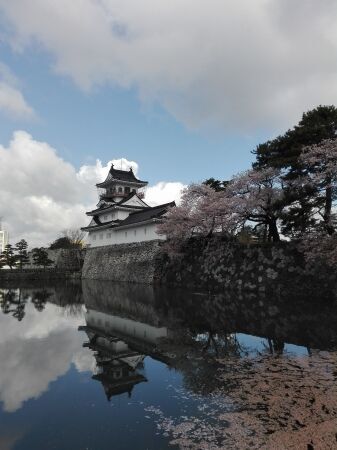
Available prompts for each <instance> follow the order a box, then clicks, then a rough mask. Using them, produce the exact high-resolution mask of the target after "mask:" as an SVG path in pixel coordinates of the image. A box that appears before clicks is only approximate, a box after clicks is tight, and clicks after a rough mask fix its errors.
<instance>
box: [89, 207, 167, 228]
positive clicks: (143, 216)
mask: <svg viewBox="0 0 337 450" xmlns="http://www.w3.org/2000/svg"><path fill="white" fill-rule="evenodd" d="M173 206H175V202H170V203H165V204H163V205H158V206H154V207H148V208H143V209H142V210H141V211H135V212H132V213H131V214H130V215H129V216H128V217H127V218H126V219H124V220H110V221H108V222H101V221H100V220H99V218H98V216H94V217H93V219H94V222H95V223H96V225H92V226H88V227H84V228H81V229H82V230H83V231H91V230H93V229H100V228H101V227H102V228H104V227H106V228H119V227H124V226H129V225H133V224H137V223H141V222H147V221H148V220H152V219H159V218H160V217H162V216H163V215H164V214H165V213H166V212H167V211H168V210H169V208H172V207H173Z"/></svg>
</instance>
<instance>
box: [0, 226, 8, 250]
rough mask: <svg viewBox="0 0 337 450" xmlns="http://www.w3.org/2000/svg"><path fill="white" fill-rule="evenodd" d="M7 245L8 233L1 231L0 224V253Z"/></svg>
mask: <svg viewBox="0 0 337 450" xmlns="http://www.w3.org/2000/svg"><path fill="white" fill-rule="evenodd" d="M7 244H8V232H7V231H6V230H3V229H2V226H1V223H0V253H2V252H3V251H4V250H5V247H6V245H7Z"/></svg>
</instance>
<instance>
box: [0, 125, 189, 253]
mask: <svg viewBox="0 0 337 450" xmlns="http://www.w3.org/2000/svg"><path fill="white" fill-rule="evenodd" d="M112 162H113V163H114V164H115V167H116V168H119V167H122V168H123V169H127V168H128V167H133V170H134V171H135V173H137V171H138V164H137V163H136V162H135V161H129V160H127V159H126V158H120V159H118V160H112ZM110 166H111V161H110V162H108V163H107V164H106V165H102V163H101V161H100V160H97V161H96V163H95V164H93V165H83V166H82V167H80V169H79V170H78V172H76V170H75V168H74V167H73V166H72V165H71V164H69V163H68V162H66V161H64V160H63V159H62V158H60V157H59V156H58V155H57V151H56V150H55V149H54V148H53V147H51V146H50V145H49V144H48V143H46V142H40V141H37V140H34V139H33V138H32V136H31V135H29V134H28V133H26V132H24V131H17V132H15V133H14V135H13V138H12V140H11V142H10V143H9V145H8V147H7V148H6V147H4V146H1V145H0V216H2V217H3V218H4V221H3V222H4V225H5V226H6V228H7V229H8V231H9V233H10V240H11V242H12V243H15V242H17V241H18V240H20V239H22V238H24V239H26V240H27V241H28V243H29V244H30V246H31V247H33V246H40V245H45V244H48V243H50V242H52V241H53V240H55V239H56V237H57V236H58V235H59V234H60V232H61V231H62V230H64V229H68V228H79V227H81V226H85V225H87V224H88V222H89V220H88V218H87V217H86V215H85V212H86V211H88V210H90V209H93V207H94V206H95V204H96V203H97V201H98V197H97V191H96V188H95V184H96V183H98V182H100V181H102V180H104V178H105V177H106V175H107V173H108V170H109V168H110ZM180 186H181V184H180V183H158V184H157V185H155V186H152V187H149V189H148V193H147V199H148V201H149V202H150V203H151V204H158V203H165V202H168V201H172V200H175V199H177V197H179V189H180Z"/></svg>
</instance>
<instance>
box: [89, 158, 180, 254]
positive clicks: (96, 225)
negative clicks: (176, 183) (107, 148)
mask: <svg viewBox="0 0 337 450" xmlns="http://www.w3.org/2000/svg"><path fill="white" fill-rule="evenodd" d="M147 184H148V182H147V181H142V180H139V179H138V178H137V177H136V176H135V174H134V173H133V171H132V168H131V169H130V170H128V171H126V170H117V169H115V168H114V166H113V164H112V165H111V168H110V171H109V173H108V176H107V178H106V179H105V181H103V182H102V183H98V184H96V186H97V188H98V191H99V202H98V204H97V207H96V209H94V210H93V211H89V212H87V213H86V214H87V216H89V217H91V222H90V223H89V225H88V226H87V227H84V228H82V230H83V231H87V232H88V233H89V235H88V245H89V246H91V247H98V246H103V245H112V244H126V243H131V242H143V241H151V240H155V239H165V236H162V235H159V234H158V233H157V230H156V229H157V225H158V223H159V222H160V221H161V219H162V217H163V216H164V215H165V214H166V212H167V211H168V210H169V208H171V207H172V206H175V203H174V202H171V203H166V204H163V205H159V206H155V207H151V206H149V205H147V204H146V203H145V202H144V189H145V187H146V186H147Z"/></svg>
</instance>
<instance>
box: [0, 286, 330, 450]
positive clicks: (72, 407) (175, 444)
mask: <svg viewBox="0 0 337 450" xmlns="http://www.w3.org/2000/svg"><path fill="white" fill-rule="evenodd" d="M0 302H1V311H0V402H1V410H0V449H1V450H9V449H11V450H12V449H13V450H14V449H15V450H47V449H62V450H63V449H69V450H76V449H83V450H85V449H95V450H96V449H97V450H105V449H109V450H110V449H114V450H119V449H120V450H122V449H123V450H131V449H141V450H142V449H151V450H158V449H166V448H173V449H174V448H195V449H199V448H200V449H201V448H209V449H218V448H243V449H245V448H303V449H307V448H311V447H308V445H313V447H312V448H316V449H317V448H337V437H336V440H335V441H334V433H333V430H334V429H336V433H337V425H336V423H335V420H336V417H337V405H336V400H337V398H336V393H335V391H334V390H333V387H332V386H334V385H335V384H336V383H335V381H336V380H335V378H336V375H337V367H336V365H335V355H336V353H335V350H336V344H337V327H336V325H337V306H336V303H335V302H334V301H331V302H327V301H324V302H321V301H320V299H315V300H314V299H301V300H298V299H297V300H295V299H282V298H279V297H278V298H273V296H272V295H271V296H269V297H264V298H243V297H242V298H233V297H231V296H229V295H224V294H223V295H217V296H208V295H205V294H202V293H192V292H186V291H183V290H168V289H164V288H160V289H159V288H156V289H155V290H154V289H153V288H152V287H149V286H139V285H126V284H113V283H107V282H93V281H91V282H90V281H85V282H83V283H82V284H75V283H66V284H64V283H62V284H60V285H46V286H34V285H25V286H20V287H17V286H0ZM264 374H267V375H266V376H265V375H264ZM275 374H276V375H275ZM275 377H276V378H275ZM277 377H278V378H277ZM317 380H318V381H317ZM266 383H267V384H266ZM281 388H282V389H283V391H282V390H280V389H281ZM316 388H317V389H318V390H317V392H316V390H315V389H316ZM279 390H280V391H279ZM278 391H279V392H278ZM289 392H290V393H291V395H289ZM308 393H309V394H308ZM310 396H312V399H311V397H310ZM324 396H326V397H327V398H326V399H325V397H324ZM287 398H289V399H291V403H289V402H288V403H289V404H288V403H287V400H286V399H287ZM319 402H320V403H319ZM261 405H262V406H261ZM289 405H290V406H289ZM316 405H319V406H317V411H316V409H315V408H316ZM287 408H288V409H289V410H287V411H288V412H287V414H285V415H286V417H285V418H284V420H283V419H282V420H283V421H282V420H281V419H280V416H282V414H283V412H284V411H286V409H287ZM324 408H326V409H327V410H328V412H326V411H325V409H324ZM261 411H262V413H261ZM261 414H262V415H261ZM326 424H328V425H326ZM324 426H326V427H327V428H325V429H324ZM303 431H305V433H304V432H303ZM283 432H286V433H287V436H288V437H287V438H286V437H285V436H286V435H284V436H283V434H282V433H283ZM289 436H290V437H291V441H286V439H289ZM336 436H337V435H336Z"/></svg>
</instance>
